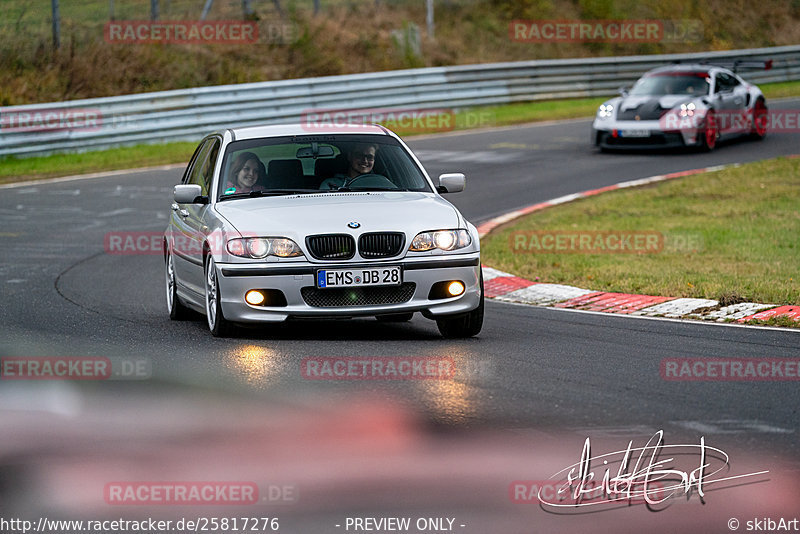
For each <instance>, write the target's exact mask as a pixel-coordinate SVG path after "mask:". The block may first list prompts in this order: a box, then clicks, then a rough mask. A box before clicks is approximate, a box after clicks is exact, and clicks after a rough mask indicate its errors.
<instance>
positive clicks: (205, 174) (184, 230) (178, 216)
mask: <svg viewBox="0 0 800 534" xmlns="http://www.w3.org/2000/svg"><path fill="white" fill-rule="evenodd" d="M220 144H221V140H220V139H219V138H218V137H210V138H208V139H206V140H205V141H204V142H203V144H202V145H201V146H200V148H199V149H198V150H197V151H196V152H195V157H194V159H193V161H192V162H191V164H190V168H189V169H188V172H187V173H186V176H184V180H183V183H184V184H197V185H199V186H200V189H201V191H202V195H203V196H204V197H206V199H207V198H208V195H209V190H210V187H211V183H212V178H213V173H214V166H215V165H216V161H217V156H218V155H219V148H220ZM208 207H209V204H208V202H207V200H206V202H204V203H194V204H180V205H178V204H177V203H174V204H173V206H172V227H173V228H174V229H175V231H174V235H173V243H174V258H175V274H176V278H177V280H178V284H179V286H180V288H179V289H182V290H184V291H182V292H185V291H187V290H188V291H189V292H191V293H194V296H195V298H199V297H200V295H203V293H204V285H203V284H204V273H203V243H204V242H205V238H206V235H207V234H208V228H207V226H206V224H205V222H204V220H205V218H206V213H207V211H208Z"/></svg>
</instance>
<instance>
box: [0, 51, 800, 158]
mask: <svg viewBox="0 0 800 534" xmlns="http://www.w3.org/2000/svg"><path fill="white" fill-rule="evenodd" d="M733 59H752V60H757V59H771V60H772V61H773V63H772V68H771V69H770V70H748V71H746V72H745V73H744V76H745V77H746V78H747V79H748V80H750V81H753V82H754V83H768V82H779V81H792V80H800V46H783V47H776V48H760V49H751V50H730V51H722V52H701V53H691V54H665V55H651V56H623V57H609V58H581V59H559V60H536V61H522V62H515V63H492V64H485V65H463V66H455V67H435V68H426V69H413V70H400V71H389V72H377V73H368V74H353V75H345V76H326V77H321V78H306V79H298V80H281V81H274V82H259V83H249V84H240V85H222V86H215V87H199V88H194V89H182V90H177V91H162V92H157V93H142V94H135V95H123V96H115V97H106V98H93V99H86V100H72V101H69V102H54V103H47V104H33V105H29V106H13V107H5V108H0V156H6V155H16V156H32V155H43V154H49V153H57V152H71V151H86V150H99V149H105V148H110V147H116V146H124V145H133V144H142V143H162V142H166V141H180V140H196V139H198V138H199V137H200V136H202V135H204V134H205V133H207V132H210V131H213V130H216V129H219V128H224V127H228V126H234V125H235V126H247V125H255V124H277V123H287V122H299V121H300V120H301V117H302V114H303V113H304V112H308V111H309V110H311V109H338V110H344V109H363V108H369V109H375V108H383V109H386V108H413V109H431V108H449V109H460V108H467V107H471V106H478V105H486V104H507V103H511V102H523V101H531V100H548V99H555V98H574V97H593V96H605V95H612V94H614V93H615V92H616V91H617V89H618V88H619V87H620V86H624V85H630V84H631V83H633V82H634V81H635V80H636V79H637V78H638V77H639V76H640V75H641V74H642V73H643V72H644V71H646V70H649V69H651V68H653V67H657V66H659V65H664V64H666V63H670V62H674V61H683V62H687V61H700V60H707V61H709V62H714V61H718V62H722V61H730V60H733ZM86 110H91V111H92V112H96V113H98V114H99V116H100V120H99V122H98V123H96V124H91V125H88V126H87V125H85V124H81V126H82V127H71V126H74V124H71V123H69V121H67V123H65V124H66V127H64V128H63V129H55V128H53V127H48V128H47V129H39V130H36V129H31V128H27V129H25V128H18V129H17V130H19V131H14V129H13V128H9V127H8V121H7V120H6V121H4V120H3V118H4V117H14V116H15V114H17V115H16V116H18V114H19V113H21V112H23V113H30V114H35V113H39V114H40V115H41V116H46V115H47V114H48V113H49V114H50V116H51V117H57V115H54V114H58V113H59V112H60V113H61V116H62V117H67V118H69V115H70V113H73V112H75V113H77V112H86ZM73 118H74V117H73ZM56 122H57V121H56V119H55V118H54V119H53V121H51V124H56ZM74 122H79V121H73V123H74Z"/></svg>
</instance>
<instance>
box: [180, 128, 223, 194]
mask: <svg viewBox="0 0 800 534" xmlns="http://www.w3.org/2000/svg"><path fill="white" fill-rule="evenodd" d="M218 154H219V140H217V139H209V140H207V141H206V142H205V144H204V145H203V147H202V148H201V149H200V150H199V151H198V152H197V154H196V157H195V159H194V162H193V164H192V169H191V171H189V178H188V180H187V182H186V183H187V184H197V185H199V186H200V189H202V191H203V195H208V188H209V186H210V185H211V180H212V178H213V175H214V165H215V164H216V162H217V155H218Z"/></svg>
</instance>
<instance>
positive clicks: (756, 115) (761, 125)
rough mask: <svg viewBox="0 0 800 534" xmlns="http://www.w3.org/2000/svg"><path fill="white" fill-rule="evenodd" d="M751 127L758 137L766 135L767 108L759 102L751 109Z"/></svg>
mask: <svg viewBox="0 0 800 534" xmlns="http://www.w3.org/2000/svg"><path fill="white" fill-rule="evenodd" d="M753 126H754V127H755V130H756V133H757V134H758V135H760V136H764V135H765V134H766V133H767V107H766V106H765V105H764V102H762V101H761V100H759V101H758V102H756V105H755V106H754V107H753Z"/></svg>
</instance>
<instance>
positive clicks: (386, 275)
mask: <svg viewBox="0 0 800 534" xmlns="http://www.w3.org/2000/svg"><path fill="white" fill-rule="evenodd" d="M402 282H403V273H402V271H401V270H400V267H376V268H373V269H320V270H319V271H317V287H320V288H323V287H362V286H399V285H400V284H401V283H402Z"/></svg>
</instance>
